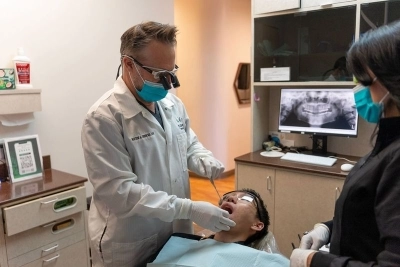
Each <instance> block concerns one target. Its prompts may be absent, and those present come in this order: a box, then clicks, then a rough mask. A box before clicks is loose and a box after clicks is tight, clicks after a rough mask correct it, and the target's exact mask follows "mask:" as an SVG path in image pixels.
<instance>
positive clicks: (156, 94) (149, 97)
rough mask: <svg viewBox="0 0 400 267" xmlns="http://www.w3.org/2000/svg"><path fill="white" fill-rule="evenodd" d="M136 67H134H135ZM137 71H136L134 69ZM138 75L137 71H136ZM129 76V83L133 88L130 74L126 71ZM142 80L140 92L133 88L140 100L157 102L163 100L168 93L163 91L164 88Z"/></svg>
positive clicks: (158, 84)
mask: <svg viewBox="0 0 400 267" xmlns="http://www.w3.org/2000/svg"><path fill="white" fill-rule="evenodd" d="M135 67H136V65H135ZM136 70H137V69H136ZM138 73H139V71H138ZM128 74H129V78H130V79H131V83H132V84H133V86H135V84H134V83H133V80H132V77H131V73H130V72H129V71H128ZM139 76H140V73H139ZM140 78H142V76H140ZM142 80H143V86H142V89H141V90H138V89H137V88H136V87H135V90H136V92H137V93H138V95H139V97H140V98H141V99H143V100H144V101H146V102H157V101H159V100H161V99H163V98H164V97H165V96H166V95H167V93H168V91H167V90H165V88H164V86H163V85H162V84H160V83H153V82H150V81H147V80H144V79H143V78H142Z"/></svg>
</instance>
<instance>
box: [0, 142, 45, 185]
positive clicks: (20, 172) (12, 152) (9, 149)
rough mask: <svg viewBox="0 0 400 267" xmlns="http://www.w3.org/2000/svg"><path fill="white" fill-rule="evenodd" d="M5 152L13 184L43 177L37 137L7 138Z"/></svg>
mask: <svg viewBox="0 0 400 267" xmlns="http://www.w3.org/2000/svg"><path fill="white" fill-rule="evenodd" d="M4 150H5V154H6V162H7V165H8V171H9V176H10V180H11V182H19V181H25V180H28V179H32V178H37V177H41V176H42V172H43V162H42V154H41V152H40V145H39V137H38V136H37V135H29V136H21V137H15V138H6V139H4Z"/></svg>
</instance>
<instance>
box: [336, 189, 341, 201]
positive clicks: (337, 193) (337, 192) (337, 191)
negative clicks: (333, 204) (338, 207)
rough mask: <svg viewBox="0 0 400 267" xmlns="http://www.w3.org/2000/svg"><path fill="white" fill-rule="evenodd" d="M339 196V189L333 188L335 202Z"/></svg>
mask: <svg viewBox="0 0 400 267" xmlns="http://www.w3.org/2000/svg"><path fill="white" fill-rule="evenodd" d="M339 195H340V188H339V187H336V188H335V201H336V200H337V199H338V198H339Z"/></svg>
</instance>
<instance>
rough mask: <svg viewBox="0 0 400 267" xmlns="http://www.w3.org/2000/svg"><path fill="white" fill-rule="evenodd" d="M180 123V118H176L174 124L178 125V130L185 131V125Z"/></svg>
mask: <svg viewBox="0 0 400 267" xmlns="http://www.w3.org/2000/svg"><path fill="white" fill-rule="evenodd" d="M182 121H183V120H182V117H178V118H176V122H177V123H178V127H179V129H181V130H184V129H185V125H184V124H183V123H182Z"/></svg>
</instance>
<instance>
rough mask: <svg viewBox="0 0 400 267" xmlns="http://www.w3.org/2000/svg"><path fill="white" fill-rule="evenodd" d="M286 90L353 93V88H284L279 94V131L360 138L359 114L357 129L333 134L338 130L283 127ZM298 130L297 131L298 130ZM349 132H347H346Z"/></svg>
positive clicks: (342, 130)
mask: <svg viewBox="0 0 400 267" xmlns="http://www.w3.org/2000/svg"><path fill="white" fill-rule="evenodd" d="M284 90H295V91H332V90H334V91H338V90H345V91H351V92H352V93H353V87H315V88H313V87H292V88H289V87H282V88H280V92H279V110H278V131H279V132H282V133H295V134H309V135H320V136H338V137H348V138H357V137H358V128H359V116H358V112H357V110H356V108H355V111H356V112H357V115H356V127H355V130H344V129H340V130H338V131H339V132H332V130H337V129H333V128H309V127H300V126H299V127H297V126H283V125H281V123H280V116H281V105H282V91H284ZM296 128H297V129H296ZM316 129H323V130H322V131H318V130H316ZM345 131H347V132H345Z"/></svg>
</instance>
